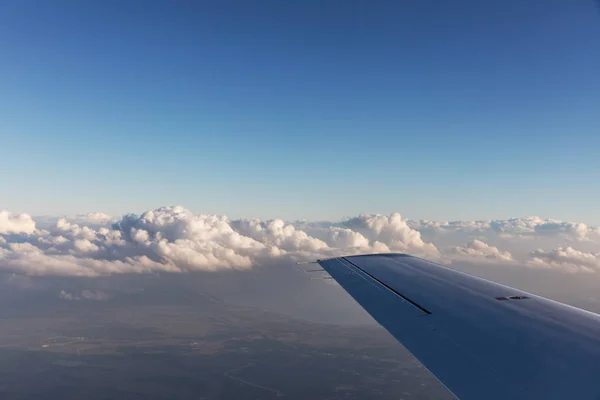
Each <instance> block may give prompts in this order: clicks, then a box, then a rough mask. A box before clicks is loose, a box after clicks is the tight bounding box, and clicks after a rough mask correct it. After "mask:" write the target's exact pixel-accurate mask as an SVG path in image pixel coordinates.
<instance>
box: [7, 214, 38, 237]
mask: <svg viewBox="0 0 600 400" xmlns="http://www.w3.org/2000/svg"><path fill="white" fill-rule="evenodd" d="M34 231H35V221H34V220H33V219H32V218H31V217H30V216H29V215H27V214H13V213H11V212H10V211H0V234H2V233H4V234H6V233H25V234H30V233H33V232H34Z"/></svg>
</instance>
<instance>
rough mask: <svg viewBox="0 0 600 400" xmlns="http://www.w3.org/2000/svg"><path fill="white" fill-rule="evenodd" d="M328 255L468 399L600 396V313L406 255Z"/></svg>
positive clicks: (388, 323) (357, 292) (389, 325)
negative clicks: (332, 256) (336, 256)
mask: <svg viewBox="0 0 600 400" xmlns="http://www.w3.org/2000/svg"><path fill="white" fill-rule="evenodd" d="M318 263H319V264H320V265H321V266H322V267H323V269H325V270H326V271H327V272H328V273H329V274H330V275H331V277H332V278H333V279H335V280H336V281H337V282H338V283H339V284H340V285H341V286H342V287H343V288H344V289H345V290H346V291H347V292H348V293H349V294H350V295H351V296H352V297H353V298H354V299H355V300H356V301H357V302H358V303H359V304H360V305H361V306H362V307H363V308H364V309H365V310H366V311H367V312H368V313H369V314H371V316H372V317H373V318H374V319H375V320H376V321H377V322H379V323H380V324H381V325H382V326H383V327H384V328H385V329H387V331H388V332H389V333H391V334H392V336H394V338H396V340H398V341H399V342H400V343H402V345H404V347H406V349H408V351H410V352H411V353H412V354H413V355H414V356H415V357H416V358H417V359H418V360H419V361H421V362H422V363H423V365H424V366H425V367H426V368H427V369H429V370H430V371H431V372H432V373H433V374H434V375H435V376H436V377H437V378H438V379H439V380H440V382H441V383H442V384H443V385H444V386H446V387H447V388H448V389H449V390H450V391H451V392H452V393H453V394H454V395H455V396H456V397H458V398H459V399H460V400H508V399H511V400H515V399H524V400H532V399H544V400H558V399H560V400H564V399H569V400H571V399H573V400H575V399H576V400H600V315H597V314H594V313H591V312H588V311H584V310H581V309H578V308H575V307H571V306H568V305H566V304H562V303H558V302H555V301H552V300H549V299H545V298H543V297H540V296H536V295H533V294H530V293H526V292H523V291H521V290H517V289H514V288H511V287H508V286H504V285H500V284H498V283H494V282H491V281H488V280H485V279H481V278H477V277H474V276H471V275H468V274H465V273H462V272H459V271H455V270H453V269H450V268H446V267H444V266H441V265H438V264H435V263H432V262H429V261H426V260H423V259H420V258H416V257H412V256H409V255H405V254H374V255H362V256H351V257H340V258H331V259H327V260H319V261H318Z"/></svg>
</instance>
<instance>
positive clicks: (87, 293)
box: [58, 289, 110, 301]
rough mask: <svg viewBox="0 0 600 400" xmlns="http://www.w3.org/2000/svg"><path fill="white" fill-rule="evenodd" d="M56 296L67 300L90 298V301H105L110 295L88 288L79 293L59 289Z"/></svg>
mask: <svg viewBox="0 0 600 400" xmlns="http://www.w3.org/2000/svg"><path fill="white" fill-rule="evenodd" d="M58 298H59V299H62V300H68V301H79V300H92V301H105V300H108V299H109V298H110V296H109V295H108V294H107V293H105V292H102V291H100V290H88V289H84V290H82V291H81V292H80V293H79V294H74V293H69V292H67V291H65V290H61V291H60V292H59V293H58Z"/></svg>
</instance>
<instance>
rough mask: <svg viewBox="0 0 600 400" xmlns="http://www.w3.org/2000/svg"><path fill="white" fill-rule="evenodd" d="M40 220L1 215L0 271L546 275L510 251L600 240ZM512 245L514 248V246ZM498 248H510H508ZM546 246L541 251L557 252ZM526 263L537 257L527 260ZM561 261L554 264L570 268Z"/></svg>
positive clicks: (517, 224) (545, 227)
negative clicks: (438, 269)
mask: <svg viewBox="0 0 600 400" xmlns="http://www.w3.org/2000/svg"><path fill="white" fill-rule="evenodd" d="M38 221H39V223H36V220H35V219H33V218H31V217H30V216H29V215H26V214H12V213H10V212H8V211H3V212H2V213H0V271H2V270H4V271H6V272H8V273H13V272H14V273H17V274H19V275H68V276H100V275H113V274H141V273H160V272H173V273H180V272H189V271H214V270H222V269H248V268H252V267H254V266H258V265H264V264H268V263H279V264H282V265H289V264H291V263H293V262H294V261H298V260H306V259H313V260H314V259H316V258H322V257H334V256H340V255H349V254H360V253H385V252H402V253H409V254H413V255H417V256H422V257H425V258H429V259H437V260H445V261H447V260H452V259H456V260H463V261H464V260H472V261H479V260H481V261H502V262H508V261H510V262H513V263H521V264H522V265H529V266H540V265H542V264H544V265H550V264H551V262H550V259H551V258H550V256H548V255H545V254H544V253H542V251H541V250H540V251H539V252H538V253H531V251H532V250H533V248H527V249H526V251H524V250H523V249H522V248H520V249H519V250H518V251H517V250H516V248H515V247H510V244H511V243H512V244H514V243H515V242H514V240H513V239H514V238H518V237H534V238H541V237H543V238H547V237H552V238H555V239H556V240H563V239H564V240H566V241H572V243H575V244H578V245H582V246H583V245H590V244H593V241H592V240H591V239H592V238H594V234H597V228H595V227H589V226H587V225H585V224H581V223H571V222H561V221H556V220H544V219H541V218H538V217H526V218H515V219H507V220H490V221H466V222H465V221H454V222H436V221H425V220H421V221H407V220H406V219H404V218H402V216H401V215H400V214H398V213H392V214H389V215H381V214H363V215H359V216H357V217H352V218H347V219H345V220H343V221H339V222H335V223H332V222H316V223H315V222H308V221H296V222H286V221H284V220H282V219H270V220H261V219H256V218H244V219H236V220H231V219H229V218H228V217H226V216H219V215H210V214H194V213H192V212H191V211H189V210H187V209H185V208H183V207H181V206H172V207H161V208H158V209H155V210H151V211H147V212H144V213H142V214H141V215H138V214H127V215H124V216H122V217H120V218H112V217H110V216H108V215H106V214H102V213H91V214H85V215H79V216H74V217H58V218H44V219H42V220H38ZM449 236H451V237H453V238H454V239H453V241H451V242H446V243H445V244H443V243H442V242H443V240H441V239H440V238H447V237H449ZM425 237H426V239H424V238H425ZM506 237H511V238H513V239H511V240H513V241H512V242H511V241H506V239H505V238H506ZM440 240H441V241H440ZM492 240H496V242H493V241H492ZM498 240H500V241H502V240H505V242H501V245H500V244H498ZM463 243H467V244H466V245H463ZM536 243H537V247H540V246H542V245H546V244H547V243H545V242H536ZM505 244H506V245H507V246H505ZM496 246H497V247H496ZM548 247H549V248H556V247H557V246H555V245H552V246H548ZM499 248H502V249H503V250H500V249H499ZM571 250H572V251H578V250H573V249H571ZM520 254H525V255H526V256H527V257H519V255H520ZM582 254H583V252H582ZM589 254H595V253H589ZM553 262H554V264H552V265H556V263H563V264H565V262H563V261H556V260H555V261H553ZM586 265H587V264H585V265H584V266H586ZM571 269H572V268H571ZM581 270H584V269H581ZM65 293H66V294H65V295H64V296H65V297H69V296H68V295H69V293H67V292H65ZM73 296H75V297H77V298H79V299H86V298H88V297H93V295H92V294H89V293H87V294H84V293H77V294H72V293H71V297H73Z"/></svg>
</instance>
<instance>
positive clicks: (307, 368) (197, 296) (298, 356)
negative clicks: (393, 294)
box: [0, 274, 451, 399]
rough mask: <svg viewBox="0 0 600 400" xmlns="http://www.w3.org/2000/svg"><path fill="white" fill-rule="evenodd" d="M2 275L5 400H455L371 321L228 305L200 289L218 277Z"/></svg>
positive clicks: (0, 371) (0, 359) (0, 364)
mask: <svg viewBox="0 0 600 400" xmlns="http://www.w3.org/2000/svg"><path fill="white" fill-rule="evenodd" d="M203 276H204V277H206V279H203ZM5 278H6V279H5V285H4V286H3V287H4V290H3V291H2V295H1V300H2V303H1V304H2V306H1V311H0V347H1V348H0V397H1V398H2V399H39V398H45V399H46V398H47V399H82V398H85V399H114V398H122V399H173V398H177V399H270V398H289V399H307V398H315V399H316V398H319V399H366V398H373V399H448V398H451V396H449V395H448V394H447V393H446V391H445V389H443V388H442V387H441V385H440V384H439V383H437V381H436V380H435V379H434V378H433V377H432V376H431V375H430V374H429V373H428V372H427V371H425V370H424V368H423V367H422V366H421V365H420V364H418V363H417V362H416V361H414V359H413V358H412V357H411V356H410V355H409V354H407V353H406V351H405V350H404V349H403V348H402V347H401V346H399V345H398V344H397V343H396V342H395V341H394V340H393V339H392V338H391V337H390V336H389V335H388V334H387V333H386V332H385V331H384V330H383V329H381V328H379V327H377V326H375V325H374V324H371V325H364V324H363V325H354V326H353V325H346V326H340V325H332V324H322V323H314V322H308V321H303V320H299V319H294V318H290V317H289V316H283V315H280V314H277V313H273V312H267V311H263V310H260V309H258V308H255V307H243V306H238V305H232V304H229V303H225V302H223V301H222V300H220V299H218V298H216V297H215V296H212V295H209V294H206V293H203V291H202V290H201V289H199V288H198V286H202V285H206V284H208V285H211V286H213V287H214V285H215V284H216V281H214V275H207V274H205V275H202V274H199V275H198V274H196V275H194V274H190V275H187V276H185V275H184V276H182V275H173V276H162V277H160V279H156V278H154V279H152V278H140V277H119V278H110V279H106V280H104V281H102V280H100V281H95V285H100V286H102V285H104V287H109V286H110V287H111V288H112V289H110V290H105V291H99V290H96V289H94V290H91V291H90V290H88V291H87V292H82V291H81V290H77V289H74V287H75V286H74V285H76V284H79V285H81V284H89V283H90V282H92V280H90V281H88V282H86V281H79V280H77V279H75V280H73V281H71V282H70V283H69V282H67V281H65V280H64V279H63V278H56V279H54V280H52V279H46V278H45V279H39V278H25V277H20V278H16V277H15V276H8V277H5ZM306 281H307V282H314V281H308V279H306ZM98 282H100V283H98ZM315 284H316V285H322V284H323V283H321V282H316V283H315ZM65 285H67V286H68V287H69V289H68V290H62V289H61V291H62V294H61V291H57V290H58V288H59V287H64V286H65ZM321 289H322V288H321ZM334 289H338V288H334ZM334 292H335V293H337V291H335V290H334ZM57 293H58V295H57ZM82 293H83V296H87V298H86V297H80V296H81V294H82ZM85 293H87V294H85ZM90 293H93V294H94V295H93V296H92V295H90ZM66 294H68V295H66ZM273 300H274V301H277V299H273ZM281 301H283V302H285V299H281ZM324 308H325V309H326V308H327V305H324Z"/></svg>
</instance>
